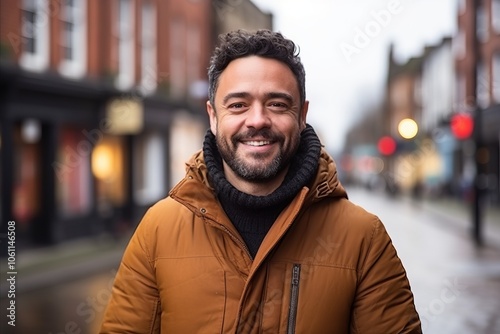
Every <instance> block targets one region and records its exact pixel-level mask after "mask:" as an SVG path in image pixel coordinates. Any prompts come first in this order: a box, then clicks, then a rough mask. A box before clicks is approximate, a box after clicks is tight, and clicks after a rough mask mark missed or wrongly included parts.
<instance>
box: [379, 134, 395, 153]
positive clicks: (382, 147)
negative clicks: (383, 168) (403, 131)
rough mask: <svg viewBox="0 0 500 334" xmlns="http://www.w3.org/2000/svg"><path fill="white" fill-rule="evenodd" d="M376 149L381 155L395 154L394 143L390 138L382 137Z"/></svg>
mask: <svg viewBox="0 0 500 334" xmlns="http://www.w3.org/2000/svg"><path fill="white" fill-rule="evenodd" d="M377 148H378V151H379V152H380V154H382V155H385V156H389V155H392V154H394V152H396V141H395V140H394V138H392V137H391V136H384V137H382V138H380V139H379V141H378V143H377Z"/></svg>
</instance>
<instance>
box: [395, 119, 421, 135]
mask: <svg viewBox="0 0 500 334" xmlns="http://www.w3.org/2000/svg"><path fill="white" fill-rule="evenodd" d="M398 132H399V134H400V135H401V137H403V138H404V139H412V138H415V136H416V135H417V133H418V125H417V122H415V121H414V120H413V119H411V118H405V119H403V120H402V121H401V122H399V124H398Z"/></svg>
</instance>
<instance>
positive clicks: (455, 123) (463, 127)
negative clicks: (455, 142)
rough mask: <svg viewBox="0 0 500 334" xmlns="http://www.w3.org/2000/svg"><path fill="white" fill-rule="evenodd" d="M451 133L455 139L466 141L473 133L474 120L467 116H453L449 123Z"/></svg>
mask: <svg viewBox="0 0 500 334" xmlns="http://www.w3.org/2000/svg"><path fill="white" fill-rule="evenodd" d="M450 128H451V132H452V133H453V135H454V136H455V138H457V139H467V138H469V137H470V136H471V135H472V132H473V131H474V120H473V119H472V116H470V115H469V114H463V113H462V114H455V115H453V116H452V118H451V122H450Z"/></svg>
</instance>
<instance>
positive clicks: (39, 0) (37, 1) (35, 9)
mask: <svg viewBox="0 0 500 334" xmlns="http://www.w3.org/2000/svg"><path fill="white" fill-rule="evenodd" d="M21 6H22V11H23V14H22V19H21V20H22V21H21V37H22V39H23V51H22V53H21V57H20V59H19V65H20V66H21V67H22V68H23V69H25V70H29V71H35V72H42V71H44V70H46V69H47V68H48V67H49V26H50V20H49V18H50V17H49V8H48V1H46V0H23V1H22V5H21ZM27 12H32V13H34V22H30V21H28V20H27V19H26V13H27ZM25 38H33V40H34V49H35V50H34V52H30V51H27V50H26V47H25V43H24V39H25Z"/></svg>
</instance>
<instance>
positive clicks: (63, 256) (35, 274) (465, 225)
mask: <svg viewBox="0 0 500 334" xmlns="http://www.w3.org/2000/svg"><path fill="white" fill-rule="evenodd" d="M404 200H407V201H411V202H412V204H414V205H418V206H421V208H422V210H426V211H428V212H430V213H432V214H433V215H436V217H437V218H439V219H436V221H439V222H440V223H439V224H443V225H446V226H443V227H446V228H447V229H451V230H453V231H454V232H456V233H461V234H464V236H465V237H466V238H470V240H471V243H472V242H473V239H472V233H471V229H472V219H471V217H472V209H471V207H470V206H468V205H464V203H460V202H459V201H456V200H453V199H449V198H438V199H436V198H433V199H429V198H422V199H414V198H411V197H406V198H405V199H404ZM483 214H484V220H483V230H482V236H483V240H484V244H485V245H488V246H493V247H495V248H500V208H493V207H491V206H490V207H487V208H485V209H484V211H483ZM129 238H130V234H126V235H124V236H122V237H121V238H120V239H114V238H111V237H110V236H101V237H95V238H91V239H84V240H77V241H71V242H66V243H62V244H59V245H56V246H53V247H49V248H43V249H33V250H29V251H25V252H23V253H21V254H18V256H17V263H16V269H17V281H16V287H17V290H18V292H26V291H30V290H31V291H32V290H36V289H42V288H44V287H47V286H50V285H55V284H57V283H60V282H65V281H70V280H74V279H77V278H82V277H85V276H86V275H91V274H93V273H96V272H99V271H105V270H107V269H112V268H115V267H117V266H118V264H119V262H120V259H121V256H122V255H123V251H124V249H125V247H126V245H127V243H128V240H129ZM1 261H2V262H1V265H2V266H1V267H2V273H1V275H2V281H4V280H5V277H3V276H4V275H5V274H6V271H5V268H6V262H7V259H2V260H1ZM0 292H1V295H2V296H5V293H6V286H5V285H2V286H1V291H0Z"/></svg>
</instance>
